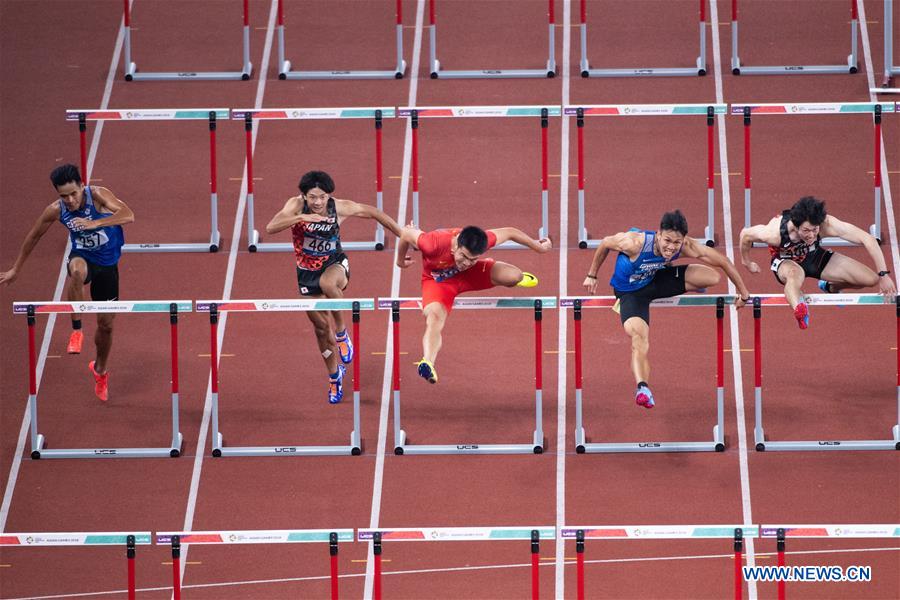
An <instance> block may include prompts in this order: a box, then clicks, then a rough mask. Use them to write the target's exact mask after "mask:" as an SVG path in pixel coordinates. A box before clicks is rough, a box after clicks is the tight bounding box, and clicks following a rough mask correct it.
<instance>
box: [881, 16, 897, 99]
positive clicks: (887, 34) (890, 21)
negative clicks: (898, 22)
mask: <svg viewBox="0 0 900 600" xmlns="http://www.w3.org/2000/svg"><path fill="white" fill-rule="evenodd" d="M894 75H900V66H897V65H895V64H894V0H884V76H883V78H882V80H881V85H883V86H884V87H888V86H889V85H890V84H891V78H892V77H893V76H894Z"/></svg>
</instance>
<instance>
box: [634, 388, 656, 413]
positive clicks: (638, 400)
mask: <svg viewBox="0 0 900 600" xmlns="http://www.w3.org/2000/svg"><path fill="white" fill-rule="evenodd" d="M634 402H635V404H637V405H638V406H643V407H644V408H653V407H654V406H656V402H654V401H653V392H651V391H650V388H648V387H647V386H646V385H642V386H640V387H638V389H637V391H635V393H634Z"/></svg>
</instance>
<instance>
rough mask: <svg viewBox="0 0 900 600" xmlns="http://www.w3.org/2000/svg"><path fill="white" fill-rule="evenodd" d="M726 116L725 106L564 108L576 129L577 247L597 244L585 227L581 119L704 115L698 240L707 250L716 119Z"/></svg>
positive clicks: (712, 226)
mask: <svg viewBox="0 0 900 600" xmlns="http://www.w3.org/2000/svg"><path fill="white" fill-rule="evenodd" d="M727 112H728V106H727V105H725V104H585V105H581V106H564V107H563V115H564V116H568V117H575V118H576V124H577V126H578V247H579V248H596V247H597V246H598V245H599V244H600V242H599V240H591V239H590V234H589V233H588V230H587V225H586V224H585V216H584V213H585V208H584V205H585V201H584V175H585V170H584V118H585V117H593V116H600V117H617V116H626V117H628V116H637V117H640V116H676V115H693V116H698V115H706V171H707V173H706V211H707V220H706V229H705V230H704V232H703V237H702V238H698V239H699V240H700V241H702V242H703V243H705V244H706V245H707V246H714V245H715V157H714V152H713V150H714V148H715V136H714V129H715V116H716V115H724V114H727Z"/></svg>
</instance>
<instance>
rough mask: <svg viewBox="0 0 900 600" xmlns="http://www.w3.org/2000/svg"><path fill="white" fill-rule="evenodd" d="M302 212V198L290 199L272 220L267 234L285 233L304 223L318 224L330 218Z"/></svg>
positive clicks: (267, 227)
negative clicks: (286, 230)
mask: <svg viewBox="0 0 900 600" xmlns="http://www.w3.org/2000/svg"><path fill="white" fill-rule="evenodd" d="M302 210H303V198H301V197H300V196H294V197H293V198H288V201H287V202H285V203H284V207H283V208H282V209H281V210H280V211H278V212H277V213H275V216H274V217H272V220H271V221H269V224H268V225H266V233H269V234H272V233H278V232H279V231H284V230H285V229H288V228H290V227H293V226H294V225H296V224H297V223H300V222H302V221H305V222H307V223H318V222H321V221H327V220H328V217H326V216H324V215H316V214H313V213H309V214H303V212H302Z"/></svg>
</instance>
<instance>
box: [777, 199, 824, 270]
mask: <svg viewBox="0 0 900 600" xmlns="http://www.w3.org/2000/svg"><path fill="white" fill-rule="evenodd" d="M790 220H791V211H789V210H786V211H784V212H782V213H781V228H780V233H781V242H780V245H779V246H778V247H775V246H769V254H771V256H772V259H773V260H774V259H776V258H781V259H786V260H792V261H794V262H796V263H802V262H803V261H804V260H806V257H807V256H809V255H810V254H811V253H813V252H815V251H816V250H818V249H819V242H820V241H821V239H822V238H821V237H819V236H818V235H817V236H816V241H814V242H813V243H812V244H809V245H807V243H806V242H804V241H803V240H797V241H796V242H794V241H791V237H790V235H788V222H789V221H790Z"/></svg>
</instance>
